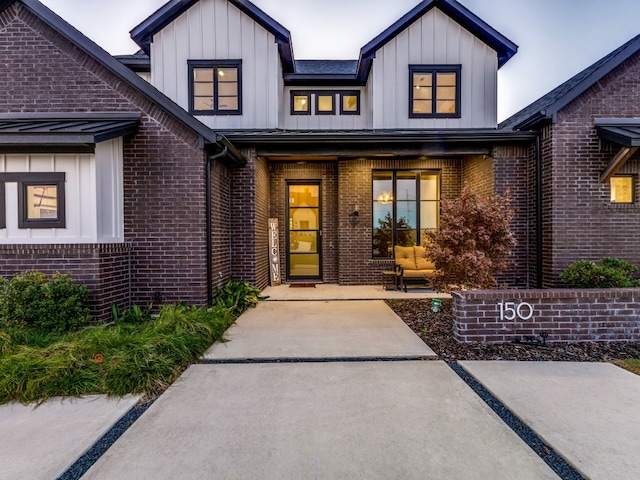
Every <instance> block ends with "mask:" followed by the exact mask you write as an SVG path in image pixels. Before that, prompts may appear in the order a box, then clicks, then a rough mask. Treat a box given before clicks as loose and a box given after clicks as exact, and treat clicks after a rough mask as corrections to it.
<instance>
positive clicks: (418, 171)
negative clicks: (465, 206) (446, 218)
mask: <svg viewBox="0 0 640 480" xmlns="http://www.w3.org/2000/svg"><path fill="white" fill-rule="evenodd" d="M376 172H391V189H392V192H391V193H392V196H393V199H392V200H391V202H392V203H393V205H392V208H391V212H392V213H391V216H392V220H393V224H392V226H391V246H392V251H393V247H394V246H395V245H396V242H397V237H398V233H397V225H396V224H397V220H396V218H397V204H396V202H397V183H396V182H397V174H398V173H399V172H414V173H415V175H416V198H415V200H414V201H413V202H414V203H415V205H416V209H417V210H416V226H415V229H412V230H415V232H416V234H417V235H418V238H417V239H416V240H417V241H418V245H419V244H420V243H419V241H420V232H421V231H422V230H433V229H426V228H421V225H420V221H421V218H420V209H421V207H422V202H435V203H437V205H438V217H437V227H436V229H435V230H439V229H440V215H441V213H442V212H441V210H442V169H441V168H396V169H388V168H374V169H373V170H371V201H372V205H373V203H374V202H375V201H376V200H375V199H374V198H373V183H374V176H375V173H376ZM423 173H427V174H433V175H436V176H437V180H438V191H437V194H438V195H437V196H438V198H437V199H436V200H423V199H422V198H421V193H420V179H421V176H422V174H423ZM373 210H374V208H373V207H372V209H371V226H372V230H371V247H372V248H371V258H372V259H373V260H389V259H390V258H393V257H386V256H380V255H374V254H373V235H374V233H375V230H376V227H375V226H374V225H373V222H374V221H375V217H374V211H373Z"/></svg>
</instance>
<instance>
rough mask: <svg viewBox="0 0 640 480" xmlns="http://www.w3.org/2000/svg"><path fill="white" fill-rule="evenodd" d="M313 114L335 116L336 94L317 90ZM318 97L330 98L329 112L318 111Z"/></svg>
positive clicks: (332, 91) (331, 91)
mask: <svg viewBox="0 0 640 480" xmlns="http://www.w3.org/2000/svg"><path fill="white" fill-rule="evenodd" d="M315 95H316V99H315V102H314V104H315V108H316V111H315V114H316V115H335V114H336V92H335V91H334V90H319V91H317V92H315ZM320 97H331V110H330V111H329V110H327V111H323V112H321V111H320V108H319V107H320Z"/></svg>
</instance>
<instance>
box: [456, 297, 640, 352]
mask: <svg viewBox="0 0 640 480" xmlns="http://www.w3.org/2000/svg"><path fill="white" fill-rule="evenodd" d="M453 315H454V334H455V337H456V339H457V340H458V341H460V342H495V343H503V342H513V341H516V340H518V341H522V340H526V339H525V337H533V339H535V340H537V341H541V340H542V339H541V337H540V333H542V332H546V333H548V334H549V336H548V338H547V339H546V341H547V342H551V343H553V342H589V341H639V340H640V289H637V288H629V289H606V290H591V289H589V290H568V289H561V290H554V289H548V290H491V291H468V292H455V293H454V294H453Z"/></svg>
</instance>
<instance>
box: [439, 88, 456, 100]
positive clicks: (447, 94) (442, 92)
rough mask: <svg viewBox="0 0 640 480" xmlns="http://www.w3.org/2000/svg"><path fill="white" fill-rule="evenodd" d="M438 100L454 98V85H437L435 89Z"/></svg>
mask: <svg viewBox="0 0 640 480" xmlns="http://www.w3.org/2000/svg"><path fill="white" fill-rule="evenodd" d="M436 95H437V97H438V100H455V99H456V87H438V88H437V89H436Z"/></svg>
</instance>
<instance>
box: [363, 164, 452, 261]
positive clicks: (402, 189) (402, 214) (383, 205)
mask: <svg viewBox="0 0 640 480" xmlns="http://www.w3.org/2000/svg"><path fill="white" fill-rule="evenodd" d="M439 217H440V174H439V172H436V171H428V170H424V171H423V170H398V171H393V170H376V171H374V172H373V257H383V258H388V257H392V256H393V247H394V245H401V246H412V245H422V244H424V242H425V235H426V232H427V231H428V230H436V229H437V228H438V222H439Z"/></svg>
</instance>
